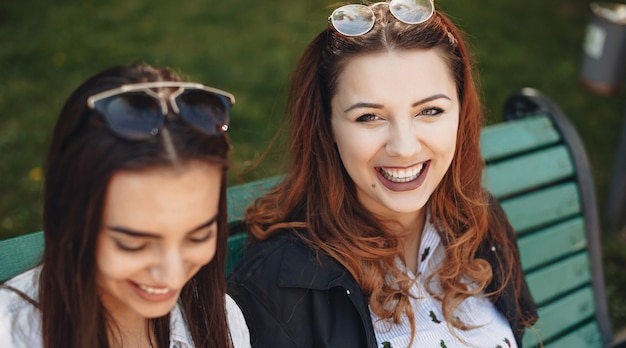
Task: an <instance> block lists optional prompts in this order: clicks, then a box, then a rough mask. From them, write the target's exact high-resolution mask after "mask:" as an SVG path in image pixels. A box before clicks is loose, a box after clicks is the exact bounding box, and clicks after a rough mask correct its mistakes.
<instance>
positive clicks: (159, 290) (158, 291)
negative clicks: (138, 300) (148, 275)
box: [137, 284, 170, 295]
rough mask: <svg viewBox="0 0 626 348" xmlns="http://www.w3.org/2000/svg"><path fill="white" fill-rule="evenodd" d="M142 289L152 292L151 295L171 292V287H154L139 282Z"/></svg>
mask: <svg viewBox="0 0 626 348" xmlns="http://www.w3.org/2000/svg"><path fill="white" fill-rule="evenodd" d="M137 285H139V288H141V290H143V291H145V292H147V293H149V294H151V295H165V294H167V293H168V292H170V289H169V288H153V287H150V286H147V285H142V284H137Z"/></svg>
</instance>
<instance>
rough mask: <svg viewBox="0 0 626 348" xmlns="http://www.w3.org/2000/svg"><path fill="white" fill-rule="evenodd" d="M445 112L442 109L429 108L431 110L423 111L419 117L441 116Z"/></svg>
mask: <svg viewBox="0 0 626 348" xmlns="http://www.w3.org/2000/svg"><path fill="white" fill-rule="evenodd" d="M442 112H443V110H442V109H440V108H429V109H425V110H422V111H421V112H420V113H419V115H420V116H437V115H439V114H441V113H442Z"/></svg>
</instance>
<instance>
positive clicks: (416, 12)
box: [328, 0, 435, 36]
mask: <svg viewBox="0 0 626 348" xmlns="http://www.w3.org/2000/svg"><path fill="white" fill-rule="evenodd" d="M380 4H389V11H390V12H391V14H392V15H393V16H394V17H395V18H396V19H397V20H399V21H400V22H403V23H406V24H420V23H424V22H426V21H427V20H429V19H430V18H431V17H432V16H433V13H434V12H435V5H434V3H433V0H391V1H390V2H388V3H387V2H378V3H375V4H372V5H370V6H366V5H361V4H351V5H345V6H341V7H339V8H338V9H336V10H334V11H333V13H332V14H331V15H330V17H328V21H329V22H330V23H331V24H332V25H333V27H334V28H335V30H337V31H338V32H340V33H341V34H343V35H345V36H359V35H363V34H366V33H368V32H369V31H370V30H372V28H373V27H374V23H375V22H376V16H375V15H374V11H372V7H373V6H378V5H380Z"/></svg>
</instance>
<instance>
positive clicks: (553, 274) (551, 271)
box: [526, 253, 591, 305]
mask: <svg viewBox="0 0 626 348" xmlns="http://www.w3.org/2000/svg"><path fill="white" fill-rule="evenodd" d="M526 281H527V282H528V287H529V288H530V293H531V294H532V295H533V299H534V300H535V303H537V305H541V304H542V303H545V302H546V301H548V300H551V299H553V298H555V297H558V296H559V295H561V294H564V293H567V292H569V291H571V290H572V289H575V288H577V287H580V286H582V285H584V284H588V283H590V282H591V266H590V262H589V254H587V253H581V254H576V255H574V256H571V257H569V258H566V259H564V260H561V261H559V262H557V263H555V264H552V265H550V266H547V267H543V268H541V269H539V270H537V271H534V272H531V273H528V274H526Z"/></svg>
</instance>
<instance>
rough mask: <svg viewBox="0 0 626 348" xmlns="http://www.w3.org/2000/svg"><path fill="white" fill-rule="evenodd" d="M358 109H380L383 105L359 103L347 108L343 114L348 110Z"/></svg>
mask: <svg viewBox="0 0 626 348" xmlns="http://www.w3.org/2000/svg"><path fill="white" fill-rule="evenodd" d="M358 108H371V109H382V108H383V105H381V104H375V103H365V102H359V103H356V104H353V105H352V106H350V107H349V108H347V109H345V110H344V111H343V112H348V111H350V110H354V109H358Z"/></svg>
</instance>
